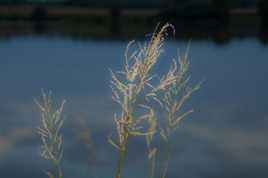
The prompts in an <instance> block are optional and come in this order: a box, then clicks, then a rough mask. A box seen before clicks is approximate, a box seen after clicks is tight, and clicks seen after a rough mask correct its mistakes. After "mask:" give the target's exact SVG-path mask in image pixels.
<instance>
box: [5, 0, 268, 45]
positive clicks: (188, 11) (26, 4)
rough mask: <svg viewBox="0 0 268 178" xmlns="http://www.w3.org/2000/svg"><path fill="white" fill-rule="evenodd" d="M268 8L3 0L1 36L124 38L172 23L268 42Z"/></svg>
mask: <svg viewBox="0 0 268 178" xmlns="http://www.w3.org/2000/svg"><path fill="white" fill-rule="evenodd" d="M267 9H268V3H267V1H265V0H146V1H144V0H135V1H126V0H98V1H96V0H1V1H0V27H1V28H0V36H1V37H6V36H16V35H20V34H31V33H45V34H47V35H53V34H57V35H59V34H61V35H66V36H69V37H73V38H79V37H82V38H85V37H93V38H94V37H96V38H110V37H111V38H112V37H116V38H125V37H131V36H142V35H143V34H144V32H150V31H151V29H152V27H154V26H155V25H156V24H157V23H158V22H171V23H173V24H175V25H176V27H177V31H178V33H177V37H182V38H186V39H188V38H197V39H198V38H200V39H202V38H210V39H212V40H213V41H215V42H216V43H227V42H228V41H229V40H230V39H232V38H233V37H242V38H243V37H256V38H258V39H259V40H260V41H261V42H262V43H266V41H267V38H268V37H267V36H268V35H267V33H266V31H267V25H266V24H267V21H268V20H267V18H268V17H267V16H268V15H267V14H268V10H267ZM137 27H139V28H137Z"/></svg>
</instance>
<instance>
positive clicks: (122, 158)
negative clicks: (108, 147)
mask: <svg viewBox="0 0 268 178" xmlns="http://www.w3.org/2000/svg"><path fill="white" fill-rule="evenodd" d="M127 142H128V134H126V135H125V141H124V143H123V144H122V146H120V149H119V155H118V160H117V166H116V174H115V177H114V178H121V176H122V174H123V169H124V164H125V157H126V146H127Z"/></svg>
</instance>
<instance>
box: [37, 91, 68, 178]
mask: <svg viewBox="0 0 268 178" xmlns="http://www.w3.org/2000/svg"><path fill="white" fill-rule="evenodd" d="M36 103H37V105H38V107H39V110H40V114H41V126H40V127H39V128H38V133H39V134H40V137H41V140H42V146H41V157H42V158H44V159H46V160H49V161H51V163H52V164H53V166H54V167H55V168H56V169H57V176H56V175H54V174H53V173H51V172H48V173H47V174H48V176H49V178H56V177H57V178H62V177H63V173H62V170H61V165H60V163H61V159H62V156H63V136H62V134H61V128H62V126H63V123H64V120H63V118H62V113H63V108H64V103H65V101H62V103H61V105H60V106H59V108H57V109H53V100H52V96H51V92H50V93H49V94H46V93H45V92H42V101H41V102H38V101H36Z"/></svg>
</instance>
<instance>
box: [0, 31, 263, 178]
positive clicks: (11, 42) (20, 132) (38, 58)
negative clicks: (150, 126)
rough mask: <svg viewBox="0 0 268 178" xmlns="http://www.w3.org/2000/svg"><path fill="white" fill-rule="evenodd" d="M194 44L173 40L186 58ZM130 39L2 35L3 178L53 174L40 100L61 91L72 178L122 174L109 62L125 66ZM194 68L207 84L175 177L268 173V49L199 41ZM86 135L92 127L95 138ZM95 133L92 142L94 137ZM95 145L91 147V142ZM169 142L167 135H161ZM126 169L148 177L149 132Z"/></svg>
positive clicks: (170, 46)
mask: <svg viewBox="0 0 268 178" xmlns="http://www.w3.org/2000/svg"><path fill="white" fill-rule="evenodd" d="M187 44H188V42H187V41H181V40H179V39H176V40H174V41H167V42H166V43H165V46H164V47H165V49H166V50H165V52H166V53H165V54H164V55H163V56H162V57H163V58H166V59H165V60H168V59H170V58H171V57H174V56H176V51H177V48H180V49H181V50H182V51H184V50H185V48H186V46H187ZM126 45H127V41H124V40H123V41H121V40H101V41H98V40H92V39H86V40H71V39H69V38H65V37H62V36H61V37H60V38H59V37H57V36H53V37H51V36H49V37H47V36H44V35H20V36H17V37H13V38H11V39H2V40H1V41H0V55H1V58H0V121H1V124H0V177H1V178H37V177H39V178H43V177H46V175H45V171H46V170H49V168H50V167H49V164H48V163H47V162H46V161H43V160H42V159H41V158H40V157H39V145H40V141H39V138H38V136H37V134H36V127H37V126H38V124H39V115H38V108H37V107H36V106H35V104H34V101H33V100H34V98H40V94H41V89H42V88H43V89H46V90H52V91H53V95H54V96H56V98H57V99H56V100H57V102H59V101H60V100H61V99H66V100H67V104H66V110H65V113H64V116H65V118H66V122H65V123H66V124H65V128H64V136H65V157H64V162H63V168H64V172H65V177H66V178H86V177H92V178H105V177H112V176H113V174H114V167H115V162H116V150H115V149H114V148H113V147H112V146H110V145H109V144H108V143H107V136H108V135H109V134H111V133H113V132H114V125H113V119H112V117H113V112H114V111H115V110H116V109H118V108H117V105H116V104H114V103H113V102H112V101H111V97H110V95H111V91H110V89H109V86H108V85H109V79H110V76H109V71H108V69H109V68H112V69H121V67H122V59H123V52H124V49H125V46H126ZM190 61H191V66H190V69H191V71H192V78H193V80H194V81H199V80H202V79H205V82H204V83H203V85H202V89H201V90H200V91H198V92H197V93H196V94H195V95H194V97H193V98H192V99H191V100H190V101H189V102H188V103H187V107H193V108H195V112H194V114H192V115H191V116H190V117H189V118H188V119H187V120H185V121H184V122H182V125H181V127H180V129H179V130H178V132H177V133H176V136H175V137H174V138H173V141H174V149H173V156H172V161H171V163H170V169H169V173H168V177H169V178H178V177H184V178H209V177H222V178H229V177H236V178H252V177H267V176H268V170H267V166H268V140H267V136H268V110H267V109H268V92H267V91H268V79H267V76H268V70H267V66H268V48H267V46H264V45H262V44H260V42H259V41H258V40H256V39H255V38H253V37H249V38H243V39H237V38H234V39H232V40H231V41H230V42H229V43H228V44H225V45H217V44H215V43H214V42H212V41H210V40H195V39H192V42H191V52H190ZM82 135H88V136H89V139H87V138H85V137H83V136H82ZM88 140H89V141H88ZM88 143H89V145H90V146H87V144H88ZM160 144H161V143H160ZM130 147H131V148H130V151H129V152H130V153H129V157H128V158H127V159H128V161H127V164H126V170H125V175H126V177H128V178H137V177H146V173H147V172H146V171H147V168H146V166H147V165H146V161H145V159H146V158H145V156H146V155H145V153H144V149H145V147H144V146H143V141H142V140H134V142H133V143H132V144H131V145H130Z"/></svg>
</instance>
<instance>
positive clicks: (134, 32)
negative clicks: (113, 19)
mask: <svg viewBox="0 0 268 178" xmlns="http://www.w3.org/2000/svg"><path fill="white" fill-rule="evenodd" d="M128 20H129V21H128ZM162 21H163V20H162ZM169 21H170V22H172V23H173V24H174V25H175V26H176V30H177V35H176V38H178V39H180V40H181V39H184V40H189V39H195V40H212V41H213V42H214V43H216V44H228V43H229V42H230V41H231V40H232V39H236V38H245V39H246V38H251V37H253V38H256V39H258V40H259V41H260V42H261V43H262V44H266V41H267V40H266V38H267V36H268V35H267V34H268V30H267V22H266V21H265V20H263V19H261V18H260V17H259V16H249V18H247V16H246V17H244V16H241V17H239V16H238V15H234V17H232V18H230V19H229V20H228V19H225V20H220V19H217V18H215V19H213V18H210V19H209V18H204V19H192V18H190V19H189V18H187V19H179V20H174V21H172V20H169ZM158 22H159V21H156V20H149V19H148V20H146V19H137V20H135V19H125V20H122V21H121V23H119V22H118V23H119V24H117V25H116V26H117V27H115V25H112V24H111V23H109V22H108V21H107V22H106V21H103V20H101V19H99V20H98V19H95V20H90V19H88V20H84V19H74V20H42V21H31V20H12V21H10V20H2V21H0V39H2V40H4V39H9V38H16V37H18V36H25V35H27V36H31V35H42V36H47V37H64V38H71V39H74V40H75V39H77V40H87V39H97V40H107V39H110V40H112V39H133V38H143V37H144V33H146V34H150V33H151V31H152V29H154V27H155V26H156V24H157V23H158ZM137 27H138V28H137Z"/></svg>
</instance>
